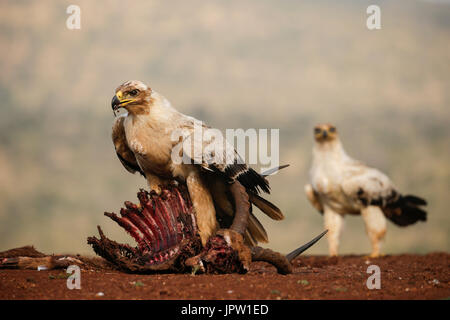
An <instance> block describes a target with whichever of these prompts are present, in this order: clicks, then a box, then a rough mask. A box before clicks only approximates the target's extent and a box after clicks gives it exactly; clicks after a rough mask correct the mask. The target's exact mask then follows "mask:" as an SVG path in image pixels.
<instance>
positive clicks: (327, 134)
mask: <svg viewBox="0 0 450 320" xmlns="http://www.w3.org/2000/svg"><path fill="white" fill-rule="evenodd" d="M337 138H338V134H337V130H336V127H335V126H333V125H332V124H329V123H326V124H318V125H316V126H315V127H314V139H315V140H316V141H317V142H319V143H323V142H328V141H334V140H336V139H337Z"/></svg>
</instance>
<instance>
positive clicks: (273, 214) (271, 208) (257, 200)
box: [247, 191, 284, 220]
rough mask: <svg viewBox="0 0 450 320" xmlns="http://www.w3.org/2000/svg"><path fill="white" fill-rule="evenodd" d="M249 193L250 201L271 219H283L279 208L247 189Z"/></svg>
mask: <svg viewBox="0 0 450 320" xmlns="http://www.w3.org/2000/svg"><path fill="white" fill-rule="evenodd" d="M247 193H248V195H249V199H250V202H251V203H253V204H254V205H255V206H257V207H258V208H259V209H260V210H261V211H262V212H264V213H265V214H266V215H267V216H269V217H270V218H272V219H273V220H283V219H284V215H283V213H282V212H281V210H280V209H279V208H278V207H277V206H275V205H274V204H273V203H272V202H270V201H268V200H266V199H264V198H262V197H261V196H259V195H258V194H256V193H254V192H251V191H247Z"/></svg>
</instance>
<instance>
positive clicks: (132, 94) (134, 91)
mask: <svg viewBox="0 0 450 320" xmlns="http://www.w3.org/2000/svg"><path fill="white" fill-rule="evenodd" d="M138 93H139V90H137V89H134V90H131V91H130V96H133V97H134V96H136V95H137V94H138Z"/></svg>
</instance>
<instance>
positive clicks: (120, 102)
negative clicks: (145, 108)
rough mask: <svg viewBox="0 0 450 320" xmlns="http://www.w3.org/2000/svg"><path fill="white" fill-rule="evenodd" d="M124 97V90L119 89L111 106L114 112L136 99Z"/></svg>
mask: <svg viewBox="0 0 450 320" xmlns="http://www.w3.org/2000/svg"><path fill="white" fill-rule="evenodd" d="M122 98H123V93H122V91H118V92H117V93H116V95H115V96H114V97H113V98H112V101H111V107H112V109H113V111H114V113H115V112H116V110H117V109H119V108H122V107H124V106H126V105H127V104H129V103H131V102H133V101H136V100H135V99H122Z"/></svg>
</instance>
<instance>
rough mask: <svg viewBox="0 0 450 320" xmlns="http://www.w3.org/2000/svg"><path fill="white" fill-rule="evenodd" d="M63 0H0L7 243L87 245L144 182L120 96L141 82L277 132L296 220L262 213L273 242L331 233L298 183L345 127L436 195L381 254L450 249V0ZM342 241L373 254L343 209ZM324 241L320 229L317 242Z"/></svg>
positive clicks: (380, 162) (373, 155) (213, 113)
mask: <svg viewBox="0 0 450 320" xmlns="http://www.w3.org/2000/svg"><path fill="white" fill-rule="evenodd" d="M377 3H378V4H379V5H380V7H381V11H382V29H381V30H377V31H369V30H368V29H367V28H366V24H365V21H366V17H367V15H366V8H367V6H368V5H369V4H373V1H371V2H368V1H339V2H335V1H301V2H300V1H282V2H280V1H238V0H233V1H181V0H180V1H164V2H163V1H133V2H132V3H129V4H128V3H124V2H119V1H102V2H94V1H87V0H86V1H77V4H78V5H79V6H80V7H81V10H82V11H81V30H68V29H67V28H66V19H67V17H68V15H67V14H66V7H67V6H68V5H69V4H71V3H68V2H64V1H63V2H61V1H56V0H55V1H45V2H44V1H40V2H37V1H33V2H32V1H12V0H11V1H2V2H1V3H0V46H1V47H0V48H1V50H0V70H1V73H0V98H1V99H0V250H4V249H7V248H10V247H13V246H19V245H24V244H34V245H36V246H37V247H38V248H39V249H40V250H42V251H50V252H52V251H53V252H61V251H64V252H80V253H90V252H91V249H90V248H89V247H88V246H87V245H86V237H87V236H88V235H93V234H95V233H96V225H97V224H101V225H102V226H103V227H104V230H105V232H107V234H108V236H110V237H111V238H113V239H117V240H119V241H125V240H129V238H128V237H127V236H126V235H125V234H123V232H122V231H121V230H119V228H118V227H117V226H115V225H114V224H113V223H112V222H109V221H108V220H107V218H106V217H104V216H103V215H102V213H103V212H104V211H116V212H117V211H118V209H119V207H120V206H121V205H122V202H123V201H124V200H135V199H136V191H137V189H138V187H142V186H145V181H144V180H143V179H142V178H140V177H138V176H132V175H130V174H129V173H128V172H126V171H125V170H124V169H123V168H122V167H121V164H120V162H119V161H118V160H117V159H116V157H115V153H114V149H113V146H112V143H111V141H110V130H111V123H112V119H113V114H112V111H111V109H110V101H111V97H112V95H113V92H114V89H115V88H116V87H117V86H118V85H119V84H120V83H122V82H123V81H125V80H129V79H141V80H144V81H145V82H147V83H148V84H149V85H150V86H152V87H153V88H154V89H155V90H156V91H159V92H160V93H162V94H164V95H165V96H166V97H168V98H169V100H171V102H172V104H173V105H174V106H175V107H176V108H178V109H179V110H180V111H182V112H184V113H188V114H191V115H194V116H196V117H198V118H200V119H202V120H205V121H206V122H207V123H208V124H210V125H212V126H216V127H219V128H221V129H225V128H240V127H241V128H245V129H246V128H279V129H280V138H281V141H280V145H281V146H280V159H281V162H282V163H290V164H291V167H290V168H289V169H286V170H285V171H284V172H282V173H280V174H278V175H276V176H274V177H271V183H272V186H273V187H272V190H273V192H272V195H271V196H270V199H271V200H273V201H275V202H276V203H277V204H278V205H279V206H280V207H281V208H282V209H283V211H284V212H285V215H286V220H284V221H282V222H272V221H270V220H268V219H267V218H265V217H263V218H261V220H262V221H263V222H264V224H265V225H266V226H267V230H268V232H269V237H270V239H271V243H270V247H272V248H274V249H278V250H281V251H288V250H290V249H292V248H293V247H295V246H296V245H297V244H299V243H303V242H305V241H306V240H309V239H310V238H311V237H312V236H314V235H316V234H318V233H319V232H320V231H321V230H322V218H321V216H320V215H319V214H318V213H316V212H314V210H313V209H312V207H311V206H310V205H309V204H308V203H307V201H306V199H305V197H304V195H303V185H304V184H305V183H306V182H307V179H308V169H309V165H310V161H311V148H312V127H313V125H314V124H315V123H317V122H324V121H327V122H333V123H335V124H336V125H337V126H338V129H339V131H340V134H341V137H342V140H343V142H344V145H345V146H346V149H347V151H348V152H349V154H350V155H353V156H354V157H356V158H359V159H361V160H363V161H365V162H366V163H369V164H371V165H373V166H376V167H378V168H380V169H382V170H383V171H385V172H386V173H388V174H389V175H390V176H391V177H392V179H393V180H394V181H395V182H396V184H397V186H398V187H399V189H400V190H404V191H405V192H408V193H416V194H418V195H421V196H423V197H425V198H427V199H428V200H429V203H430V205H429V221H428V222H427V223H425V224H419V225H416V226H413V227H410V228H406V229H399V228H397V227H394V226H393V225H392V224H390V225H389V229H388V233H387V239H386V245H385V252H388V253H399V252H427V251H435V250H446V251H448V250H449V249H450V232H449V231H450V215H449V214H448V207H449V205H450V200H449V197H448V192H449V187H450V165H449V163H450V150H449V145H450V108H449V107H450V63H449V62H450V59H449V58H450V5H449V4H446V3H439V2H421V1H420V2H417V1H395V2H394V1H379V2H377ZM346 221H347V227H346V230H345V232H344V235H343V237H342V241H341V242H342V247H341V248H342V252H343V253H351V252H354V253H365V252H369V241H368V239H367V237H366V235H365V232H364V226H363V223H362V220H361V219H360V218H354V217H348V218H347V219H346ZM310 252H311V253H326V252H327V245H326V241H322V242H321V243H320V244H318V245H317V246H316V247H314V248H313V249H311V251H310Z"/></svg>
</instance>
